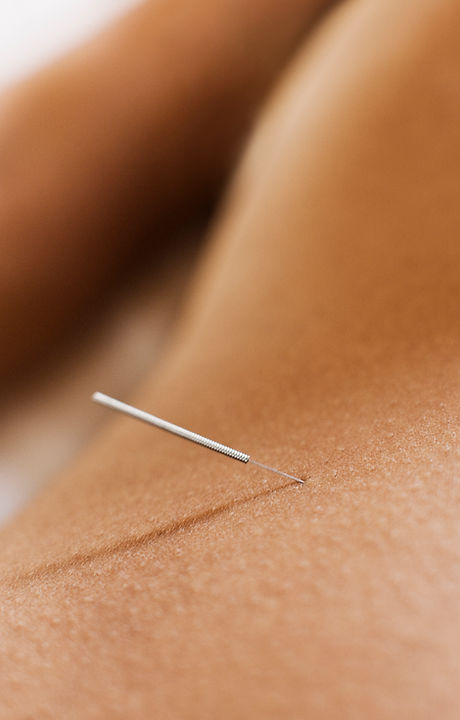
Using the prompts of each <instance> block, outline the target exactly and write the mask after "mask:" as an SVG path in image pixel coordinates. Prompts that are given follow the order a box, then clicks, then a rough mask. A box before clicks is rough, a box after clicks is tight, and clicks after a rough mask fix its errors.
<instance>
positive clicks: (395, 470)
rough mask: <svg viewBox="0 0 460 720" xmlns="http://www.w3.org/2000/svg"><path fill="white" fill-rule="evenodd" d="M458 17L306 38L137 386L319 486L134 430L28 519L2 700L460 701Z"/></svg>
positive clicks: (4, 571) (251, 713) (346, 706)
mask: <svg viewBox="0 0 460 720" xmlns="http://www.w3.org/2000/svg"><path fill="white" fill-rule="evenodd" d="M459 15H460V13H459V8H458V4H457V3H455V2H452V1H450V0H442V1H441V2H439V1H438V2H433V0H422V1H421V2H418V3H411V2H407V3H401V2H399V1H398V2H397V1H396V0H390V2H388V1H385V2H383V1H381V2H374V3H368V2H362V1H360V2H358V1H357V0H354V1H351V2H346V3H344V4H343V5H342V6H341V7H339V8H338V9H337V10H336V11H335V12H333V13H331V15H330V16H329V17H327V18H326V19H325V20H324V21H323V22H322V23H321V25H320V27H319V28H318V29H317V31H316V32H315V33H314V34H312V35H310V36H308V37H307V38H306V40H305V42H304V44H303V46H302V47H301V48H300V50H299V52H298V55H297V56H296V58H295V60H294V62H293V63H291V64H290V65H289V67H288V68H286V70H285V72H284V74H283V77H282V78H280V81H279V83H278V85H277V87H276V89H275V91H274V93H273V94H272V96H271V98H270V101H269V103H268V104H267V105H266V106H265V108H264V110H263V112H262V113H261V116H260V119H259V121H258V123H257V126H256V128H255V130H254V133H253V135H252V137H251V140H250V142H249V144H248V146H247V149H246V150H245V152H244V153H243V156H242V160H241V163H240V164H239V167H238V170H237V172H236V175H235V177H234V179H233V181H232V184H231V187H230V189H229V191H228V193H227V195H226V199H225V202H224V203H223V205H222V207H221V209H220V211H219V214H218V217H217V219H216V222H215V224H214V227H213V228H212V229H211V231H210V235H209V238H208V240H209V242H208V248H207V252H206V254H205V256H204V257H203V258H202V260H201V262H200V264H199V267H198V269H197V273H196V275H195V278H194V283H193V286H192V288H191V289H190V292H189V296H188V299H187V302H186V304H185V308H186V309H185V310H184V311H183V313H182V316H181V320H180V323H179V324H178V326H177V327H176V329H175V333H174V337H173V338H172V339H171V341H170V344H169V349H168V351H167V353H165V355H164V356H163V360H162V361H161V362H160V364H159V365H158V366H157V368H156V370H155V372H152V373H151V374H150V375H147V377H146V379H145V381H144V383H143V385H142V386H141V387H139V390H138V391H137V393H134V394H133V395H132V397H130V398H125V399H127V400H128V401H131V402H133V403H134V404H137V405H138V406H139V407H141V408H143V409H146V410H150V411H152V412H154V413H155V414H157V415H159V416H161V417H164V418H166V419H168V420H171V421H173V422H177V423H179V424H181V425H184V426H186V427H190V428H191V429H193V430H195V431H197V432H200V433H203V434H207V435H209V436H210V437H213V438H215V439H216V440H219V441H221V442H224V443H227V444H229V445H232V446H233V447H236V448H238V449H241V450H243V451H245V452H248V453H250V454H251V455H252V456H253V457H254V458H255V459H257V460H260V461H262V462H265V463H267V464H269V465H273V466H275V467H279V468H280V469H283V470H286V471H287V472H292V473H293V474H295V475H300V476H301V477H303V478H304V479H305V481H306V484H305V486H303V487H300V486H298V485H294V484H290V483H286V482H284V481H283V480H282V479H281V478H280V479H277V478H275V476H271V475H269V476H267V474H265V473H264V472H263V471H259V470H257V469H256V468H251V467H248V466H243V465H239V464H238V463H236V462H232V461H231V460H228V459H225V458H222V457H220V456H218V455H215V454H213V453H210V452H209V451H206V450H203V449H201V448H197V447H195V446H193V445H191V444H188V443H186V442H183V441H181V440H178V439H176V438H173V437H170V436H168V435H166V434H163V433H161V432H160V431H156V430H153V429H151V428H148V427H146V426H143V425H141V424H137V423H135V422H134V421H133V420H130V419H127V418H114V419H108V420H107V425H106V427H105V429H104V430H103V432H102V433H101V434H100V435H99V436H97V437H95V438H94V440H93V442H92V444H91V446H90V447H89V448H88V450H87V451H86V452H85V453H84V455H82V456H81V458H80V459H79V460H78V462H76V463H75V464H74V465H73V466H72V467H71V468H69V470H68V471H67V472H66V473H65V474H64V475H63V476H61V477H59V478H57V479H56V480H55V481H54V482H53V483H51V484H50V485H49V487H48V489H47V490H46V491H45V492H44V493H43V494H42V495H41V496H40V497H39V498H38V499H36V500H35V501H34V502H33V503H32V504H31V506H30V507H29V508H28V509H27V510H26V511H25V512H24V513H23V514H22V515H21V516H20V517H18V518H17V519H16V520H15V521H13V522H12V523H11V524H10V525H9V526H8V527H7V528H5V530H4V531H3V533H2V536H1V544H0V549H1V551H0V575H1V577H2V584H1V591H0V592H1V608H2V619H1V623H2V630H1V636H2V649H1V655H0V708H1V710H2V713H3V714H4V715H6V716H8V717H11V718H20V717H24V716H28V715H32V716H34V717H43V718H46V717H55V716H64V715H65V716H66V717H71V718H102V717H111V718H122V717H127V716H131V717H145V718H148V717H162V718H215V717H216V716H218V717H223V718H227V717H228V718H235V717H247V718H264V719H266V718H281V717H283V718H284V717H289V718H301V717H309V718H328V719H330V718H369V717H372V718H393V717H401V718H413V717H417V718H422V719H425V718H426V719H427V720H428V719H429V718H433V717H442V718H448V719H450V718H452V719H453V718H456V717H458V714H459V699H458V687H459V684H460V656H459V653H458V648H459V646H460V626H459V620H458V607H459V604H460V591H459V588H460V532H459V523H458V516H459V510H460V498H459V490H458V476H459V469H460V457H459V450H458V440H457V437H458V424H459V412H458V400H459V390H460V373H459V366H458V357H459V351H460V318H459V306H460V251H459V243H458V226H459V221H460V206H459V203H458V195H459V193H458V190H459V181H458V167H459V161H460V157H459V148H460V122H459V120H460V106H459V101H458V97H459V93H458V66H459V60H460V58H459V50H458V42H457V33H456V27H457V26H458V21H459ZM94 389H100V390H104V388H103V387H101V388H94ZM101 412H104V411H102V410H100V409H96V408H95V409H94V413H101Z"/></svg>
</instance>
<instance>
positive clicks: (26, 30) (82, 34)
mask: <svg viewBox="0 0 460 720" xmlns="http://www.w3.org/2000/svg"><path fill="white" fill-rule="evenodd" d="M135 4H137V0H64V1H63V0H4V2H2V3H0V88H4V87H5V86H7V85H9V84H12V83H14V82H16V81H17V80H20V79H21V78H23V77H25V76H27V75H28V74H29V73H33V72H34V71H35V70H37V69H39V68H40V67H42V66H43V65H45V64H46V63H48V62H49V61H51V60H52V59H53V58H54V57H57V56H59V55H60V54H61V53H63V52H65V51H66V50H68V49H70V48H71V47H72V46H75V45H77V44H78V43H79V42H80V41H82V40H84V39H85V38H86V37H88V36H90V35H91V34H93V33H94V32H97V30H98V29H100V28H101V27H103V26H104V25H105V24H106V23H107V22H108V21H110V20H111V19H112V18H114V17H116V16H117V15H119V14H121V13H122V12H123V11H124V10H126V9H127V8H129V7H130V6H132V5H135Z"/></svg>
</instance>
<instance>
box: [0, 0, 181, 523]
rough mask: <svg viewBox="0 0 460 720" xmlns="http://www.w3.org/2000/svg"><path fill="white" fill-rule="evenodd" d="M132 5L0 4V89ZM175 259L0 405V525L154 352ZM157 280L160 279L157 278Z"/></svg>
mask: <svg viewBox="0 0 460 720" xmlns="http://www.w3.org/2000/svg"><path fill="white" fill-rule="evenodd" d="M135 4H138V3H137V2H136V0H97V1H95V0H64V1H63V0H14V1H13V0H12V1H11V2H6V1H5V2H2V3H0V93H1V91H3V90H4V89H5V88H8V87H9V86H12V85H14V84H15V83H17V82H18V81H20V80H22V79H23V78H26V77H27V76H30V75H32V74H33V73H34V72H35V71H36V70H38V69H40V68H41V67H43V66H45V65H46V64H48V63H50V62H52V61H53V60H54V59H55V58H57V57H59V56H60V55H61V54H63V53H65V52H66V51H67V50H69V49H71V48H72V47H73V46H75V45H77V44H79V43H80V42H82V41H83V40H85V39H86V38H87V37H89V36H91V35H92V34H94V33H96V32H97V31H98V30H100V29H101V28H103V27H104V25H105V24H107V23H109V21H111V20H112V19H113V18H115V17H116V16H118V15H120V14H122V13H123V11H126V10H127V9H128V8H130V7H131V6H133V5H135ZM185 265H186V259H184V257H183V256H182V257H181V259H180V260H179V261H178V260H177V258H175V259H174V261H172V262H170V264H167V263H166V264H165V265H163V266H161V268H160V270H158V269H157V270H156V273H155V283H154V285H155V286H154V287H152V283H149V282H148V280H146V279H145V278H144V279H142V278H137V279H136V280H135V281H133V282H132V283H131V284H130V285H128V286H127V287H126V288H124V290H123V292H122V293H120V295H119V296H117V297H116V298H115V297H114V298H113V299H112V300H110V301H109V302H108V303H107V305H106V307H105V310H104V312H103V313H102V315H101V317H99V318H98V319H97V322H95V324H93V325H91V327H88V328H87V329H86V330H85V331H84V332H83V334H82V336H81V337H80V338H79V343H78V345H77V346H69V347H66V348H65V350H64V352H63V353H62V354H61V356H60V357H59V358H57V360H56V362H53V364H52V366H48V367H46V366H45V367H44V368H43V369H42V370H41V371H40V373H39V376H38V377H36V376H35V375H34V377H33V379H29V380H26V381H25V382H23V383H21V384H20V386H19V388H16V389H15V390H14V392H13V393H12V395H11V397H10V396H9V397H8V398H7V399H6V400H5V399H3V398H2V400H3V402H2V403H1V407H0V524H3V523H4V522H5V521H6V520H7V519H8V518H10V517H11V516H12V515H13V514H14V513H15V512H17V511H18V510H19V509H20V508H21V507H23V506H24V504H25V503H26V502H27V501H28V500H29V499H30V498H31V497H32V496H33V495H34V494H35V493H37V492H39V490H40V489H41V488H42V487H43V485H44V483H45V482H46V481H47V480H48V479H49V478H51V477H52V476H53V475H54V474H55V473H57V472H59V470H61V469H62V468H63V467H64V466H65V465H66V464H67V463H68V462H69V461H70V460H71V459H72V457H74V456H75V455H76V454H77V453H78V452H79V451H80V450H81V449H82V447H83V446H84V445H85V444H86V443H87V442H88V440H89V438H90V437H92V435H93V434H94V431H95V430H96V429H97V427H98V425H102V424H103V423H104V422H105V421H106V420H107V419H108V414H107V413H105V412H104V411H103V410H101V409H100V408H97V407H96V406H95V405H93V404H92V403H91V401H90V396H91V394H92V393H93V392H94V391H95V390H101V391H105V392H108V393H112V394H114V395H117V396H120V397H123V396H124V397H126V395H127V394H128V393H129V390H130V389H131V388H132V387H133V386H134V385H135V384H136V383H137V382H138V381H139V379H140V378H141V377H142V376H143V374H144V372H145V371H146V369H147V367H150V366H151V365H152V361H153V360H154V359H155V357H156V356H157V355H158V354H159V352H160V349H161V345H162V341H163V339H164V335H165V332H166V330H167V328H168V326H169V325H170V323H171V320H172V317H173V316H174V313H175V312H176V308H177V303H178V300H179V296H180V294H181V292H182V288H183V286H184V282H183V274H184V272H185ZM166 278H167V283H166V282H165V281H164V280H165V279H166Z"/></svg>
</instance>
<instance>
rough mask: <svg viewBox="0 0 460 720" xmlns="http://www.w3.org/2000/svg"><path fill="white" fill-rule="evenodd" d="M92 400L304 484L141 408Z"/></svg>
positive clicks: (98, 394)
mask: <svg viewBox="0 0 460 720" xmlns="http://www.w3.org/2000/svg"><path fill="white" fill-rule="evenodd" d="M92 399H93V401H94V402H96V403H98V404H99V405H104V406H105V407H107V408H110V409H111V410H116V411H117V412H121V413H124V414H125V415H130V416H131V417H133V418H136V420H141V421H142V422H145V423H148V424H149V425H154V426H155V427H157V428H160V430H166V431H167V432H169V433H172V434H173V435H177V436H178V437H181V438H184V439H185V440H190V441H191V442H194V443H197V444H198V445H202V446H203V447H207V448H209V450H214V451H215V452H218V453H221V454H222V455H227V457H230V458H233V460H238V461H239V462H243V463H248V462H251V463H253V464H254V465H258V466H259V467H261V468H263V469H264V470H269V471H270V472H274V473H276V474H277V475H282V476H283V477H287V478H290V479H291V480H295V481H296V482H298V483H303V480H302V479H301V478H299V477H295V475H289V474H288V473H285V472H283V471H282V470H276V469H275V468H272V467H269V466H268V465H263V464H262V463H259V462H257V461H256V460H253V459H252V458H251V457H250V456H249V455H248V454H247V453H244V452H241V451H240V450H235V449H234V448H231V447H229V446H228V445H223V444H222V443H219V442H216V441H215V440H210V439H209V438H207V437H205V436H204V435H199V434H198V433H195V432H192V431H191V430H187V429H186V428H183V427H180V425H175V424H174V423H171V422H168V421H167V420H163V419H162V418H159V417H156V415H151V414H150V413H148V412H145V411H144V410H139V408H136V407H134V406H133V405H128V404H127V403H124V402H121V400H116V399H115V398H112V397H110V396H109V395H105V394H104V393H101V392H95V393H94V394H93V396H92Z"/></svg>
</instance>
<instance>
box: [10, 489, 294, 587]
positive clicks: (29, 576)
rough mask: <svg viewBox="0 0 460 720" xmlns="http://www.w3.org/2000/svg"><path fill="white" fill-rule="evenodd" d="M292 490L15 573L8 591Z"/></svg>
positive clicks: (212, 510)
mask: <svg viewBox="0 0 460 720" xmlns="http://www.w3.org/2000/svg"><path fill="white" fill-rule="evenodd" d="M292 487H299V484H298V483H297V482H296V481H292V482H286V483H283V485H277V486H276V487H273V488H267V489H266V490H262V491H261V492H258V493H255V494H253V495H249V496H247V497H243V498H239V499H237V500H233V501H232V502H229V503H225V504H223V505H218V506H217V507H213V508H210V509H208V510H203V512H200V513H196V514H193V515H189V516H188V517H185V518H183V519H182V520H179V521H177V522H174V523H169V524H168V525H164V526H163V527H160V528H157V529H156V530H152V531H150V532H146V533H143V534H142V535H137V536H133V537H126V538H123V539H122V540H120V541H119V542H116V543H113V544H111V545H105V546H102V547H99V548H97V549H95V550H92V551H90V552H87V553H75V555H72V556H71V557H70V558H69V559H68V560H59V561H56V562H53V563H47V564H44V565H42V566H40V567H38V568H36V569H34V570H31V571H29V572H25V573H19V574H18V575H16V576H14V577H13V578H10V579H9V580H8V584H9V585H10V587H12V588H17V587H18V586H21V585H25V584H27V583H31V582H34V581H39V580H42V579H44V578H46V577H49V576H50V575H54V574H58V573H59V572H63V571H66V570H70V569H74V568H79V567H82V566H84V565H86V564H87V563H90V562H92V561H93V560H100V559H103V558H106V557H110V556H111V555H114V554H115V553H118V552H120V553H123V552H126V551H128V550H131V549H135V548H140V547H142V546H144V545H148V544H150V543H151V542H153V541H154V540H157V539H159V538H163V537H171V536H172V535H175V534H176V533H178V532H180V531H182V530H188V529H192V528H194V527H196V526H197V525H200V524H201V523H205V522H207V521H209V520H212V519H213V518H216V517H219V516H220V515H223V514H225V513H226V512H228V511H230V510H233V509H234V508H237V507H240V506H242V505H245V504H246V503H250V502H253V501H254V500H258V499H260V498H263V497H267V496H268V495H272V494H273V493H276V492H280V491H281V490H285V489H286V488H292Z"/></svg>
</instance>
